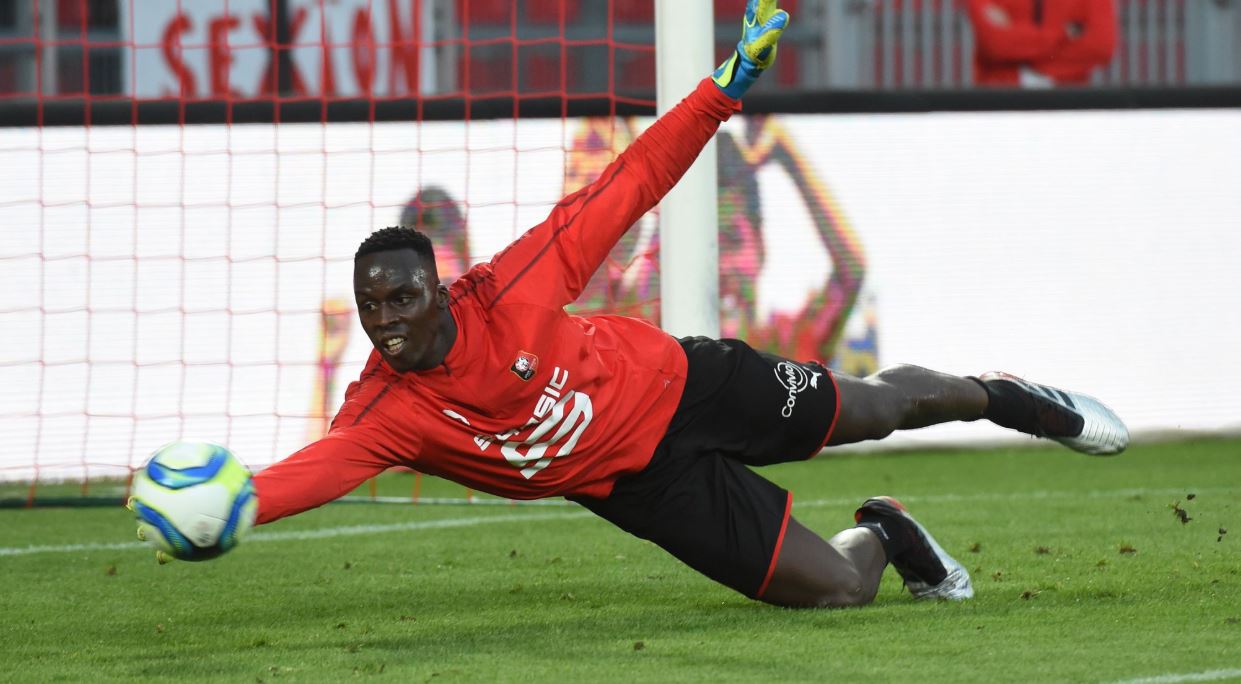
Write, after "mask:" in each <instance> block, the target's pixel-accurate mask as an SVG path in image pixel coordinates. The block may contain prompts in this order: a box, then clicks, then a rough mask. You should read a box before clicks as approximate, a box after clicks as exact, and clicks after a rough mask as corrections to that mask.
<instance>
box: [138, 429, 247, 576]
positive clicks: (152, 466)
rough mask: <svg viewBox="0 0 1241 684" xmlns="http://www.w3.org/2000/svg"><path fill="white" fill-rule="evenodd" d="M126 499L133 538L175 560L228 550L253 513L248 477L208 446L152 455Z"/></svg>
mask: <svg viewBox="0 0 1241 684" xmlns="http://www.w3.org/2000/svg"><path fill="white" fill-rule="evenodd" d="M130 493H131V496H130V499H129V507H130V508H131V509H132V510H133V512H134V514H135V515H136V516H137V518H138V537H139V538H141V539H145V540H146V541H147V542H148V543H150V544H151V545H152V546H154V547H155V548H156V549H158V550H159V551H163V552H164V553H165V554H167V555H169V556H172V557H173V558H178V559H180V560H189V561H201V560H208V559H211V558H215V557H217V556H219V555H221V554H223V553H224V552H226V551H228V550H229V549H231V548H233V547H234V546H236V545H237V544H238V543H239V542H240V541H241V539H242V538H243V537H244V536H245V535H246V533H247V532H249V531H250V528H251V527H253V526H254V518H255V516H256V515H257V513H258V498H257V497H256V496H255V494H254V483H253V482H251V479H250V471H249V470H247V469H246V467H245V465H243V464H242V463H241V461H239V460H237V457H236V456H234V455H233V453H232V452H231V451H229V450H228V449H227V448H225V447H222V446H220V445H219V444H212V443H211V442H198V441H189V440H182V441H176V442H171V443H169V444H165V445H164V446H162V447H160V448H158V449H156V450H155V453H153V454H151V459H150V460H149V461H147V462H146V465H144V466H142V468H141V469H139V470H138V471H137V472H136V473H134V481H133V487H132V489H131V490H130Z"/></svg>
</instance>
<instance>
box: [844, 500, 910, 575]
mask: <svg viewBox="0 0 1241 684" xmlns="http://www.w3.org/2000/svg"><path fill="white" fill-rule="evenodd" d="M855 527H862V528H865V529H868V530H870V531H871V532H874V533H875V536H876V537H879V543H880V544H882V545H883V555H884V556H887V560H888V562H889V563H891V562H892V559H893V558H896V557H897V556H898V555H900V554H901V553H902V552H904V550H905V547H906V545H907V543H908V540H905V539H902V538H901V537H900V535H897V534H892V533H890V532H889V531H888V530H886V529H884V525H883V516H878V515H872V514H869V513H866V512H863V513H862V519H861V520H858V521H857V525H855Z"/></svg>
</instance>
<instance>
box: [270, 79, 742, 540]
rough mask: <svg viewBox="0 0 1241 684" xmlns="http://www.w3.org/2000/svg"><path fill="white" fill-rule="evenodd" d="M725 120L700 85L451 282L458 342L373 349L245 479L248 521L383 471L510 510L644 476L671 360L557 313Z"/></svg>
mask: <svg viewBox="0 0 1241 684" xmlns="http://www.w3.org/2000/svg"><path fill="white" fill-rule="evenodd" d="M739 108H740V105H739V103H737V102H736V101H734V100H732V99H731V98H729V97H728V96H726V95H724V94H723V93H722V92H721V91H720V90H719V89H718V88H717V87H715V86H714V85H713V84H712V83H711V82H710V80H709V79H704V80H703V81H702V82H701V83H700V84H699V85H698V87H697V89H696V90H695V91H694V92H693V93H691V94H690V96H689V97H687V98H686V99H685V100H683V101H682V102H681V103H680V104H678V105H677V106H676V107H675V108H673V109H672V110H670V111H668V112H667V113H666V114H664V115H663V116H662V117H660V119H659V120H658V121H656V122H655V123H654V124H653V125H652V126H651V127H650V128H649V129H648V130H647V131H646V132H645V133H644V134H643V135H642V136H640V137H639V138H638V139H637V140H635V141H634V143H633V144H632V145H631V146H630V147H629V149H627V150H626V151H625V152H624V153H623V154H621V155H620V156H619V157H617V158H616V160H615V161H613V162H612V163H611V164H610V165H609V166H608V167H607V168H606V169H605V170H604V172H603V173H602V175H601V176H600V177H599V178H598V179H597V180H596V181H595V182H594V183H592V184H591V185H588V186H586V187H584V188H582V189H581V190H579V191H577V192H575V193H573V194H571V195H569V196H567V197H565V198H564V199H563V200H561V201H560V202H559V203H558V204H557V205H556V206H555V208H554V209H553V210H552V212H551V214H550V215H549V216H548V217H547V219H546V220H545V221H543V222H542V223H540V224H539V225H537V226H535V227H533V228H531V229H530V230H529V231H527V232H526V233H525V234H524V235H523V236H521V237H520V238H518V239H517V240H516V241H515V242H513V243H512V244H511V245H509V246H508V247H507V248H506V249H504V250H503V251H502V252H500V253H499V254H497V255H496V256H495V257H493V258H492V259H491V261H490V262H489V263H481V264H478V265H477V266H475V267H473V268H472V269H470V270H469V271H468V272H467V273H466V274H465V275H464V276H462V277H461V278H459V279H458V280H456V281H455V282H454V283H453V284H452V285H451V286H450V287H449V302H450V303H449V311H450V313H451V314H452V317H453V320H454V321H455V322H456V324H457V338H456V341H455V342H454V343H453V346H452V348H451V349H450V350H449V352H448V354H447V356H446V357H445V358H444V362H443V363H442V364H441V365H439V366H437V367H435V368H432V369H430V370H427V371H414V372H408V373H397V372H395V371H393V370H392V369H391V368H389V367H388V365H387V364H386V363H384V362H383V361H382V360H381V358H380V357H379V354H378V352H375V351H372V353H371V356H370V359H369V361H368V362H367V364H366V367H365V368H364V369H363V371H362V373H361V376H360V377H359V378H358V380H357V381H355V382H353V383H351V384H350V386H349V388H348V389H347V390H346V392H345V401H344V404H343V405H342V406H341V409H340V411H339V412H338V413H337V415H336V417H335V419H334V420H333V421H332V425H331V427H330V429H329V431H328V434H327V435H326V436H324V437H323V438H322V439H320V440H318V441H316V442H314V443H312V444H310V445H309V446H307V447H305V448H303V449H302V450H300V451H298V452H297V453H295V454H293V455H292V456H289V457H288V458H286V459H285V460H283V461H280V462H279V463H276V464H274V465H272V466H271V467H269V468H267V469H265V470H263V471H261V472H259V473H258V474H257V475H256V476H255V478H254V482H255V486H256V488H257V492H258V499H259V512H258V522H259V523H266V522H271V521H273V520H276V519H279V518H282V517H285V516H288V515H293V514H295V513H299V512H301V511H305V510H308V509H310V508H314V507H316V506H320V505H322V504H324V503H327V502H328V501H331V500H333V499H335V498H338V497H340V496H343V495H344V494H346V493H348V492H350V491H351V490H353V489H354V488H355V487H357V486H358V485H359V484H361V483H362V482H364V481H366V480H367V479H369V478H371V477H373V476H374V475H377V474H378V473H380V472H382V471H384V470H386V469H387V468H389V467H392V466H406V467H409V468H413V469H415V470H418V471H420V472H423V473H427V474H430V475H438V476H441V477H444V478H447V479H449V480H453V481H455V482H458V483H461V484H463V485H466V486H468V487H471V488H474V489H477V490H480V491H484V492H489V493H492V494H496V495H499V496H504V497H510V498H515V499H536V498H543V497H550V496H564V495H572V494H576V495H583V496H591V497H597V498H602V497H606V496H607V495H608V494H609V493H610V492H611V489H612V485H613V483H614V482H615V480H616V479H617V478H618V477H620V476H622V475H625V474H628V473H633V472H637V471H639V470H641V469H642V468H644V467H645V466H646V464H647V463H648V462H649V460H650V458H651V455H652V453H653V450H654V448H655V446H656V444H658V442H659V441H660V439H662V437H663V435H664V431H665V430H666V428H667V426H668V423H669V421H670V420H671V418H672V415H673V413H674V412H675V410H676V406H677V403H678V401H679V400H680V397H681V392H682V390H683V389H684V386H685V375H686V365H687V363H686V359H685V354H684V352H683V351H682V349H681V347H680V345H679V344H678V343H677V341H676V340H675V339H674V338H673V337H671V336H669V335H668V334H667V333H665V332H663V331H662V330H660V329H658V328H656V327H654V326H652V325H650V324H649V323H646V322H644V321H641V320H638V319H633V318H625V317H620V316H590V317H585V318H581V317H576V316H571V315H569V314H567V313H566V312H565V311H564V307H565V306H566V305H567V304H569V303H570V302H572V301H573V300H574V299H575V298H576V297H577V296H578V295H579V294H580V293H581V292H582V289H583V288H584V287H585V286H586V283H587V282H588V281H589V280H590V277H591V274H593V273H594V272H595V270H596V269H597V268H598V267H599V265H600V264H601V263H602V262H603V261H604V259H605V258H606V257H607V254H608V251H609V250H610V249H611V248H612V246H613V245H614V244H615V243H616V241H617V240H618V239H619V238H620V236H621V235H622V234H624V232H625V231H626V230H627V229H628V228H629V227H630V226H631V225H632V224H633V223H634V222H635V221H636V220H637V219H638V218H639V217H641V216H642V214H644V213H645V212H647V211H648V210H649V209H650V208H651V207H653V206H654V205H655V204H656V203H657V202H659V200H660V199H661V198H662V197H663V196H664V195H665V194H666V193H667V192H668V191H669V190H670V189H671V188H672V186H673V185H674V184H676V182H677V181H678V180H679V179H680V177H681V176H682V175H683V174H684V173H685V171H686V170H687V169H688V168H689V166H690V164H691V163H693V161H694V159H695V158H696V157H697V156H698V153H699V152H700V151H701V150H702V148H703V146H704V145H705V144H706V143H707V141H708V140H709V139H710V138H711V136H712V135H714V133H715V131H716V129H717V128H718V127H719V124H720V123H721V122H722V121H725V120H727V119H728V118H729V117H730V116H731V115H732V113H733V112H734V111H736V110H738V109H739Z"/></svg>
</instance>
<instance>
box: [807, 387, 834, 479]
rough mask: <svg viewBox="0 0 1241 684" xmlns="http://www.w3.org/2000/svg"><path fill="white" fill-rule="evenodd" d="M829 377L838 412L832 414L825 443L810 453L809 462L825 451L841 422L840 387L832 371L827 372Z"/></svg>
mask: <svg viewBox="0 0 1241 684" xmlns="http://www.w3.org/2000/svg"><path fill="white" fill-rule="evenodd" d="M827 377H829V378H831V379H832V391H833V392H835V393H836V410H835V411H834V412H832V423H831V425H828V426H827V434H826V435H823V443H822V444H820V445H819V448H818V449H815V450H814V451H812V452H810V455H809V456H807V457H806V459H807V460H809V459H811V458H814V457H815V456H817V455H818V453H819V452H820V451H823V447H825V446H827V441H828V440H829V439H831V438H832V433H833V432H835V431H836V421H837V420H840V386H839V385H837V384H836V376H835V375H832V372H831V371H830V370H829V371H828V372H827Z"/></svg>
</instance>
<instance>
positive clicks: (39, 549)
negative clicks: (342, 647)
mask: <svg viewBox="0 0 1241 684" xmlns="http://www.w3.org/2000/svg"><path fill="white" fill-rule="evenodd" d="M1237 490H1238V488H1237V487H1199V488H1188V487H1178V488H1163V489H1141V488H1130V489H1103V490H1089V491H1085V492H1070V491H1048V490H1040V491H1032V492H1012V493H1006V494H1005V493H995V492H979V493H975V494H925V495H912V496H902V497H901V501H903V502H906V503H911V502H912V503H971V502H986V501H1012V500H1034V501H1040V500H1047V499H1111V498H1119V497H1132V496H1184V495H1186V494H1188V493H1190V492H1191V491H1193V492H1194V493H1197V494H1213V493H1230V492H1236V491H1237ZM856 503H858V499H857V497H849V498H845V497H838V498H831V499H811V500H809V501H798V500H796V499H794V510H796V509H801V508H821V507H825V506H849V505H853V504H856ZM411 505H412V504H411ZM590 515H591V514H590V513H587V512H585V511H573V512H562V513H532V514H529V515H492V516H472V517H468V518H446V519H442V520H422V521H412V522H406V523H392V524H387V525H347V526H343V527H324V528H319V529H314V530H299V531H289V532H262V531H259V532H255V533H254V534H252V535H250V536H249V537H247V538H246V542H247V543H252V542H267V541H287V540H306V539H327V538H330V537H348V536H358V535H365V534H383V533H386V532H407V531H416V530H434V529H445V528H454V527H473V526H477V525H490V524H494V523H505V522H522V521H527V520H529V521H540V520H569V519H575V518H588V517H590ZM142 548H150V547H149V546H147V545H146V544H144V543H142V542H117V543H93V544H89V543H88V544H59V545H49V546H9V547H0V558H3V557H5V556H28V555H31V554H38V553H79V552H82V551H127V550H131V549H142ZM1186 681H1193V680H1186Z"/></svg>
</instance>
